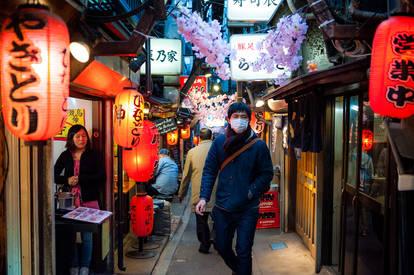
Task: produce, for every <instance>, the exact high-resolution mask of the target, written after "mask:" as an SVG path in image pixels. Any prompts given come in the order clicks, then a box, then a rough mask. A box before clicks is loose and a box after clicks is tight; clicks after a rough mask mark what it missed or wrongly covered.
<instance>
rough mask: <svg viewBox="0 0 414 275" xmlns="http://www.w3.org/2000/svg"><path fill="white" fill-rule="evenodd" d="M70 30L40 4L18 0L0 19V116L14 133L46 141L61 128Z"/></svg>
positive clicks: (65, 109)
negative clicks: (15, 7)
mask: <svg viewBox="0 0 414 275" xmlns="http://www.w3.org/2000/svg"><path fill="white" fill-rule="evenodd" d="M68 46H69V32H68V29H67V27H66V24H65V22H63V20H62V19H61V18H60V17H58V16H57V15H54V14H52V13H50V12H49V10H48V8H47V7H45V6H40V5H23V6H20V7H19V10H18V12H17V13H15V14H14V15H12V16H11V17H10V18H7V19H6V20H5V21H4V22H3V24H2V31H1V38H0V54H1V57H0V59H1V61H0V66H1V77H0V79H1V96H2V102H3V116H4V121H5V124H6V126H7V128H8V129H9V130H10V132H11V133H13V135H15V136H17V137H19V138H21V139H23V140H26V141H31V140H46V139H49V138H51V137H53V136H55V135H56V134H58V133H59V132H60V130H61V129H62V128H63V126H64V125H65V121H66V117H67V99H68V96H69V77H70V74H69V68H70V65H69V48H68Z"/></svg>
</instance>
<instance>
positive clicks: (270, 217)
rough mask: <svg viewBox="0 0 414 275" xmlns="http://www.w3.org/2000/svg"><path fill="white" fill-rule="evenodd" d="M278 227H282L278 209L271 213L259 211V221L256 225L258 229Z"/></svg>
mask: <svg viewBox="0 0 414 275" xmlns="http://www.w3.org/2000/svg"><path fill="white" fill-rule="evenodd" d="M276 227H280V214H279V210H278V209H276V210H271V211H259V220H258V221H257V225H256V228H257V229H261V228H276Z"/></svg>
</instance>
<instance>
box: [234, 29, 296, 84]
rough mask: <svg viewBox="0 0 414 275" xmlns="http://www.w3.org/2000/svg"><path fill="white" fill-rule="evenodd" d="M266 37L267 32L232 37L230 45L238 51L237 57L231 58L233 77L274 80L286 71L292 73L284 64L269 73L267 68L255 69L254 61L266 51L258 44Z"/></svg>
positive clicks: (238, 79)
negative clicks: (258, 46)
mask: <svg viewBox="0 0 414 275" xmlns="http://www.w3.org/2000/svg"><path fill="white" fill-rule="evenodd" d="M265 37H266V34H235V35H232V36H231V37H230V47H231V49H232V51H234V52H235V53H236V55H235V58H230V69H231V79H232V80H234V81H243V80H273V79H277V78H278V77H281V76H282V75H283V74H284V73H285V74H290V73H289V72H287V71H286V69H285V68H284V67H282V66H278V67H277V68H278V70H275V71H273V72H271V73H268V72H267V71H266V70H263V69H261V70H259V71H255V70H253V66H252V65H251V63H252V62H254V61H256V59H257V58H258V57H259V56H260V53H262V52H263V53H264V52H265V51H266V49H265V48H266V47H264V48H263V49H259V48H257V44H258V43H259V42H261V41H263V39H264V38H265Z"/></svg>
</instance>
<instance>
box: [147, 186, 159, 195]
mask: <svg viewBox="0 0 414 275" xmlns="http://www.w3.org/2000/svg"><path fill="white" fill-rule="evenodd" d="M145 191H146V192H147V194H148V196H151V197H153V196H156V195H159V194H160V192H158V191H157V189H155V188H154V187H152V185H151V184H146V185H145Z"/></svg>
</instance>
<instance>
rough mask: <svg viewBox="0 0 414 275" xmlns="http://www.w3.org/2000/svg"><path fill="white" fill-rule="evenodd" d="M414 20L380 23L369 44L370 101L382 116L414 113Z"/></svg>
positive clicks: (395, 20) (376, 111) (375, 110)
mask: <svg viewBox="0 0 414 275" xmlns="http://www.w3.org/2000/svg"><path fill="white" fill-rule="evenodd" d="M413 41H414V17H408V16H394V17H391V18H389V19H388V20H386V21H383V22H382V23H381V24H380V25H379V26H378V28H377V30H376V32H375V37H374V41H373V44H372V57H371V73H370V80H369V101H370V106H371V108H372V110H373V111H374V112H375V113H378V114H380V115H382V116H391V117H396V118H405V117H408V116H411V115H412V114H414V73H413V68H414V42H413Z"/></svg>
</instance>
